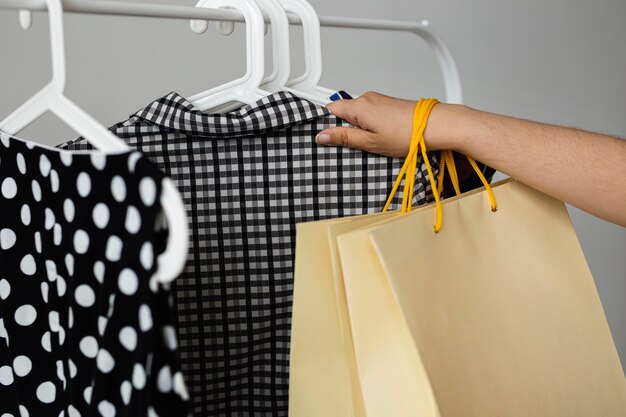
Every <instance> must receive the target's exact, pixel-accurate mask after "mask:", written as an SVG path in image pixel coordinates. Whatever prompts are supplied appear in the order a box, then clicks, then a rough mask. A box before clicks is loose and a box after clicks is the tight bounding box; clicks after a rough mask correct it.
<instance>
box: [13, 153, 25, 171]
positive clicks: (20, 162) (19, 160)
mask: <svg viewBox="0 0 626 417" xmlns="http://www.w3.org/2000/svg"><path fill="white" fill-rule="evenodd" d="M15 160H16V161H17V169H19V170H20V173H22V174H26V160H25V159H24V155H22V154H21V153H19V152H18V154H17V156H16V157H15Z"/></svg>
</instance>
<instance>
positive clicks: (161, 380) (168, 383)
mask: <svg viewBox="0 0 626 417" xmlns="http://www.w3.org/2000/svg"><path fill="white" fill-rule="evenodd" d="M172 383H173V381H172V371H171V370H170V367H169V366H167V365H165V366H164V367H163V368H161V370H160V371H159V375H158V376H157V387H158V388H159V391H161V392H162V393H164V394H166V393H168V392H170V391H171V390H172Z"/></svg>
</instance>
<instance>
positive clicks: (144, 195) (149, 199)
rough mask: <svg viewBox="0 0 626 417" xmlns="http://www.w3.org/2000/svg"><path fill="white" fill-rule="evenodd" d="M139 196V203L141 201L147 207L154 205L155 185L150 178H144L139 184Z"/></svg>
mask: <svg viewBox="0 0 626 417" xmlns="http://www.w3.org/2000/svg"><path fill="white" fill-rule="evenodd" d="M139 195H140V196H141V201H143V203H144V204H145V205H146V206H147V207H150V206H152V205H153V204H154V201H155V199H156V184H155V183H154V180H153V179H152V178H150V177H145V178H143V179H142V180H141V181H140V182H139Z"/></svg>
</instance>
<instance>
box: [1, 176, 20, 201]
mask: <svg viewBox="0 0 626 417" xmlns="http://www.w3.org/2000/svg"><path fill="white" fill-rule="evenodd" d="M16 194H17V184H16V183H15V180H14V179H13V178H11V177H8V178H5V179H4V181H2V196H3V197H4V198H6V199H7V200H10V199H12V198H13V197H15V195H16Z"/></svg>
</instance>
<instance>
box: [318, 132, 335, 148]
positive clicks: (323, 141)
mask: <svg viewBox="0 0 626 417" xmlns="http://www.w3.org/2000/svg"><path fill="white" fill-rule="evenodd" d="M315 142H317V143H319V144H320V145H328V144H329V143H330V142H331V138H330V135H329V134H327V133H320V134H319V135H317V136H316V137H315Z"/></svg>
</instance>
